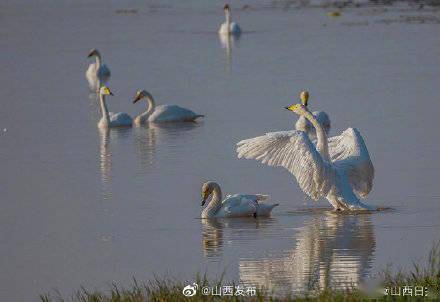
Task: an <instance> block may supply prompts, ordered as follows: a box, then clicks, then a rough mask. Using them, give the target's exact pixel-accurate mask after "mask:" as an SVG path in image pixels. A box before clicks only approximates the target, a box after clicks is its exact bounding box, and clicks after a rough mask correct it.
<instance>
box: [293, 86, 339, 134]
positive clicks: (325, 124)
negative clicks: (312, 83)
mask: <svg viewBox="0 0 440 302" xmlns="http://www.w3.org/2000/svg"><path fill="white" fill-rule="evenodd" d="M300 99H301V103H302V104H303V105H304V106H305V107H307V104H308V101H309V92H308V91H302V92H301V94H300ZM312 114H313V116H314V117H315V118H316V120H317V121H318V123H319V124H320V125H321V127H322V128H324V131H325V133H326V134H328V133H329V132H330V127H331V123H330V118H329V117H328V114H327V113H325V112H324V111H313V112H312ZM295 129H296V130H300V131H304V132H305V133H307V134H308V135H309V136H310V137H312V138H315V137H316V131H315V127H313V125H312V123H310V122H309V121H308V120H307V119H306V118H305V117H304V116H302V115H301V116H300V117H299V118H298V121H297V122H296V124H295Z"/></svg>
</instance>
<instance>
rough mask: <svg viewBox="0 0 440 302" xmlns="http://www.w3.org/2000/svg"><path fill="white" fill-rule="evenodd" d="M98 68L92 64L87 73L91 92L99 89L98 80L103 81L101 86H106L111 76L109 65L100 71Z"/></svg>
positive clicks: (103, 66)
mask: <svg viewBox="0 0 440 302" xmlns="http://www.w3.org/2000/svg"><path fill="white" fill-rule="evenodd" d="M96 66H97V65H96V63H91V64H90V65H89V68H87V71H86V78H87V80H88V82H89V87H90V89H91V90H96V89H98V88H99V87H97V86H98V80H100V81H101V85H104V84H105V83H107V81H108V79H109V78H110V76H111V72H110V69H109V68H108V67H107V65H105V64H103V65H101V67H100V68H98V69H97V68H96Z"/></svg>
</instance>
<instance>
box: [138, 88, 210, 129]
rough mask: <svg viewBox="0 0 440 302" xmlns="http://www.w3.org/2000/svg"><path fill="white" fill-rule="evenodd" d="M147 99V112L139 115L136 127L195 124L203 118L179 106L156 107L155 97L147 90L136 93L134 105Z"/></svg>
mask: <svg viewBox="0 0 440 302" xmlns="http://www.w3.org/2000/svg"><path fill="white" fill-rule="evenodd" d="M144 98H145V99H146V100H147V102H148V107H147V111H145V112H144V113H141V114H139V115H138V116H137V117H136V118H135V119H134V123H135V124H136V125H142V124H146V123H150V122H152V123H171V122H194V121H195V120H196V119H197V118H199V117H203V115H201V114H196V113H194V112H193V111H192V110H189V109H186V108H182V107H180V106H177V105H160V106H157V107H156V103H155V102H154V99H153V96H152V95H151V94H150V93H149V92H148V91H145V90H139V91H137V92H136V96H135V97H134V100H133V104H135V103H136V102H138V101H140V100H142V99H144Z"/></svg>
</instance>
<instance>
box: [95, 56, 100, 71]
mask: <svg viewBox="0 0 440 302" xmlns="http://www.w3.org/2000/svg"><path fill="white" fill-rule="evenodd" d="M95 62H96V69H98V68H99V67H101V55H100V54H99V53H98V54H96V56H95Z"/></svg>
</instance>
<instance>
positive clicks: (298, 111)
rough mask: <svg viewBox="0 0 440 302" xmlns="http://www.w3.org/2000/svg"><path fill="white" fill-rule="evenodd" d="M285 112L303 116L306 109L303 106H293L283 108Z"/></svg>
mask: <svg viewBox="0 0 440 302" xmlns="http://www.w3.org/2000/svg"><path fill="white" fill-rule="evenodd" d="M285 108H286V109H287V110H290V111H292V112H295V113H296V114H298V115H303V114H304V113H306V112H307V111H308V110H307V107H306V106H304V105H303V104H293V105H291V106H288V107H285Z"/></svg>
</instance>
